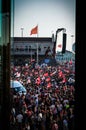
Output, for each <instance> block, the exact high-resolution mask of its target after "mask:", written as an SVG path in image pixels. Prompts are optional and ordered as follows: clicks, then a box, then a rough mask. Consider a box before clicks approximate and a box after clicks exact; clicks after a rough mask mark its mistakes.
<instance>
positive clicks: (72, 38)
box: [71, 35, 74, 48]
mask: <svg viewBox="0 0 86 130" xmlns="http://www.w3.org/2000/svg"><path fill="white" fill-rule="evenodd" d="M73 37H74V35H71V46H72V45H73ZM71 48H72V47H71Z"/></svg>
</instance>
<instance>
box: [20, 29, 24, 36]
mask: <svg viewBox="0 0 86 130" xmlns="http://www.w3.org/2000/svg"><path fill="white" fill-rule="evenodd" d="M23 30H24V28H21V37H23Z"/></svg>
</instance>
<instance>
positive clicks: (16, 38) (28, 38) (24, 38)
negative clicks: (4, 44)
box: [11, 37, 52, 42]
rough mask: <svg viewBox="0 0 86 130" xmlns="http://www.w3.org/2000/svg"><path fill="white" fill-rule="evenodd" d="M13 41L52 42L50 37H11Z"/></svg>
mask: <svg viewBox="0 0 86 130" xmlns="http://www.w3.org/2000/svg"><path fill="white" fill-rule="evenodd" d="M11 38H13V39H14V41H22V40H23V41H50V42H52V38H51V37H11Z"/></svg>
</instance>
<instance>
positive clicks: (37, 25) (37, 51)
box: [37, 25, 39, 65]
mask: <svg viewBox="0 0 86 130" xmlns="http://www.w3.org/2000/svg"><path fill="white" fill-rule="evenodd" d="M37 26H38V25H37ZM37 38H38V27H37ZM38 62H39V56H38V42H37V65H38Z"/></svg>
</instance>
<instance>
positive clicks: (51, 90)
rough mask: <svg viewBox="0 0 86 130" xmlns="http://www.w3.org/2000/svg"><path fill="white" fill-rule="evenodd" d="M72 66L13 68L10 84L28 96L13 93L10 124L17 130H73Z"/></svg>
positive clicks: (73, 74) (32, 63) (67, 63)
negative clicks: (15, 81)
mask: <svg viewBox="0 0 86 130" xmlns="http://www.w3.org/2000/svg"><path fill="white" fill-rule="evenodd" d="M73 67H74V66H73V64H72V62H66V63H63V64H59V63H58V64H57V66H56V65H55V66H50V65H47V64H45V63H42V64H41V65H37V64H36V63H35V62H34V60H32V61H31V62H28V64H25V65H21V66H20V65H18V66H14V65H12V66H11V80H17V81H19V82H20V83H22V84H23V86H24V87H25V88H26V90H27V93H26V95H24V94H23V93H22V95H19V94H16V95H13V93H12V92H11V102H12V103H11V115H10V124H11V125H12V126H15V127H16V130H74V116H75V115H74V106H75V97H74V94H75V72H74V69H73Z"/></svg>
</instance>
